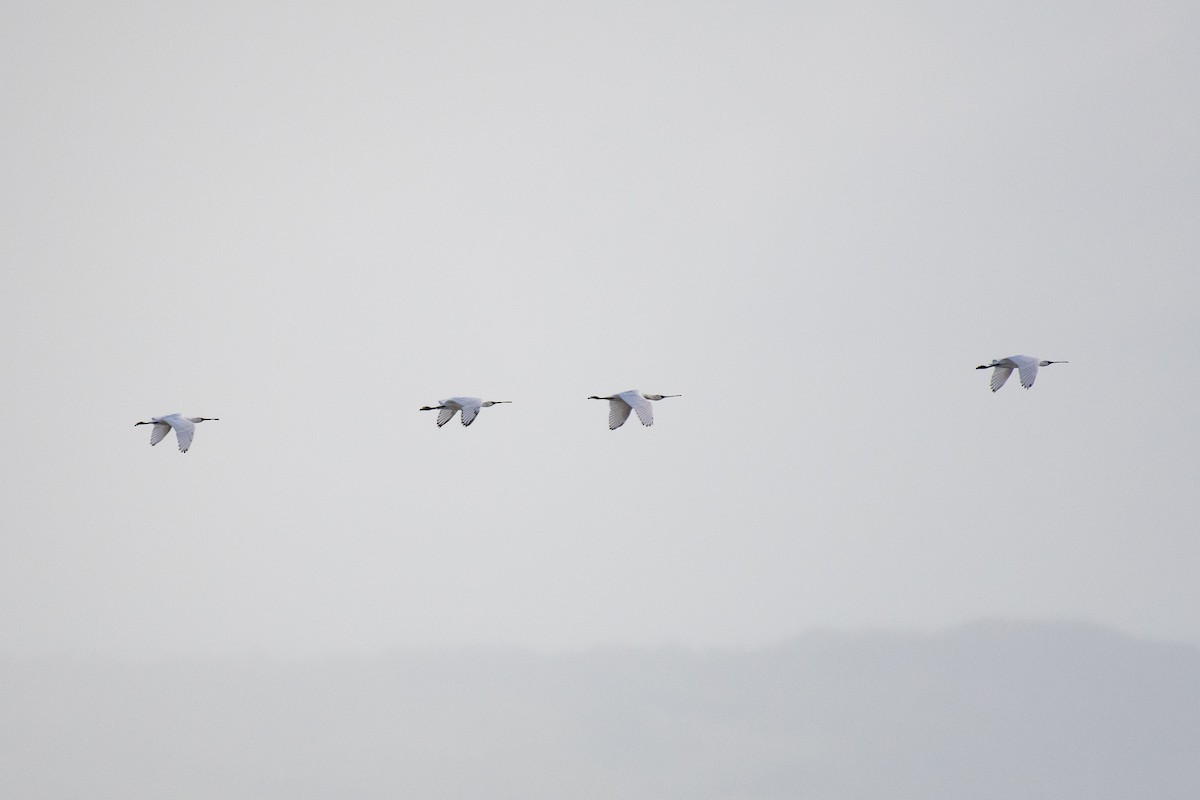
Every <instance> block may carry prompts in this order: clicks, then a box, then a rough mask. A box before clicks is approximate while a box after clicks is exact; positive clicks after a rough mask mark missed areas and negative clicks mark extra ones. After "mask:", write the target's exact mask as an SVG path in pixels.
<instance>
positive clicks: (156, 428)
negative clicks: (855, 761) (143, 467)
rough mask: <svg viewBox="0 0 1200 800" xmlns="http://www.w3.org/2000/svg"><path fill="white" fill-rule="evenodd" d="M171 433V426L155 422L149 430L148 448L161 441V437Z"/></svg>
mask: <svg viewBox="0 0 1200 800" xmlns="http://www.w3.org/2000/svg"><path fill="white" fill-rule="evenodd" d="M170 432H171V426H170V425H168V424H167V423H165V422H156V423H154V425H153V427H151V428H150V446H151V447H153V446H154V445H156V444H158V443H159V442H161V441H162V440H163V437H164V436H166V435H167V434H168V433H170Z"/></svg>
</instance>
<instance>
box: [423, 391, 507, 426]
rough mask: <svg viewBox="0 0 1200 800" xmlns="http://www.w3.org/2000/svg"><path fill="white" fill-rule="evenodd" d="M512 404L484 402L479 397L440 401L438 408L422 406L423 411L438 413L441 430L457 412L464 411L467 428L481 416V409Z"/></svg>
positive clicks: (438, 424)
mask: <svg viewBox="0 0 1200 800" xmlns="http://www.w3.org/2000/svg"><path fill="white" fill-rule="evenodd" d="M511 402H512V400H483V399H481V398H478V397H451V398H449V399H447V400H438V404H437V405H436V406H421V410H422V411H437V412H438V417H437V426H438V427H439V428H440V427H442V426H443V425H445V424H446V423H447V422H449V421H450V420H452V419H453V418H454V414H455V412H457V411H462V417H460V419H462V424H463V425H464V426H466V425H470V424H471V423H472V422H474V421H475V417H476V416H477V415H478V414H479V410H480V409H481V408H487V407H488V406H495V405H499V404H500V403H511Z"/></svg>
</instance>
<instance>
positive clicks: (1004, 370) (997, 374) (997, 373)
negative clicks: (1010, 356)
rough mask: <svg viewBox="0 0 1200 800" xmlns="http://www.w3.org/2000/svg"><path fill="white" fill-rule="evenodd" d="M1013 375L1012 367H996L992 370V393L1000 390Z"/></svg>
mask: <svg viewBox="0 0 1200 800" xmlns="http://www.w3.org/2000/svg"><path fill="white" fill-rule="evenodd" d="M1009 375H1012V367H996V368H995V369H993V370H992V391H993V392H996V391H999V390H1000V387H1001V386H1003V385H1004V382H1005V381H1006V380H1008V376H1009Z"/></svg>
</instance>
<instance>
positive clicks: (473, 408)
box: [460, 397, 483, 427]
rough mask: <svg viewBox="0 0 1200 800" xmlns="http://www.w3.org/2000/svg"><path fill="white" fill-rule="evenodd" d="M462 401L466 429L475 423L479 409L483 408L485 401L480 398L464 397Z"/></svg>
mask: <svg viewBox="0 0 1200 800" xmlns="http://www.w3.org/2000/svg"><path fill="white" fill-rule="evenodd" d="M460 400H461V401H462V424H463V426H464V427H466V426H467V425H470V424H471V423H472V422H474V421H475V416H476V415H477V414H479V409H481V408H483V401H482V400H480V399H479V398H478V397H463V398H460Z"/></svg>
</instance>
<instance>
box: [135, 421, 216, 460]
mask: <svg viewBox="0 0 1200 800" xmlns="http://www.w3.org/2000/svg"><path fill="white" fill-rule="evenodd" d="M218 419H219V418H218V417H184V416H180V415H179V414H167V415H166V416H165V417H151V418H150V421H149V422H135V423H133V427H135V428H136V427H137V426H138V425H153V426H154V427H153V428H151V429H150V446H151V447H153V446H154V445H156V444H158V443H159V442H161V441H162V440H163V437H164V436H166V435H167V434H168V433H170V432H171V429H172V428H174V429H175V441H177V442H178V443H179V452H181V453H186V452H187V451H188V448H189V447H191V446H192V434H193V433H195V431H196V425H195V423H197V422H217V421H218Z"/></svg>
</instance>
